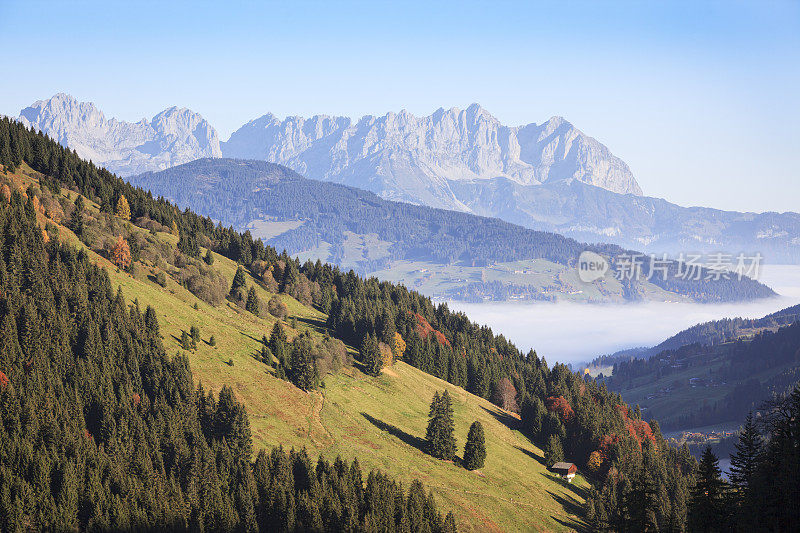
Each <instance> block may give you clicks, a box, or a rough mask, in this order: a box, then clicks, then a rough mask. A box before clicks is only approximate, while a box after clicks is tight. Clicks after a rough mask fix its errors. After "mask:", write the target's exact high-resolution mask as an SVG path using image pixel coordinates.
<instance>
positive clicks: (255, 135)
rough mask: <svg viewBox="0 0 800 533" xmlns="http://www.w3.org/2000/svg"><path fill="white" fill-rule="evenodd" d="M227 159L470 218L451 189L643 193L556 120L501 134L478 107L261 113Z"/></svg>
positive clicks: (234, 140) (226, 149)
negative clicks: (583, 186)
mask: <svg viewBox="0 0 800 533" xmlns="http://www.w3.org/2000/svg"><path fill="white" fill-rule="evenodd" d="M222 152H223V154H224V155H225V157H231V158H240V159H262V160H267V161H271V162H274V163H279V164H282V165H285V166H287V167H289V168H291V169H293V170H295V171H297V172H299V173H301V174H303V175H306V176H309V177H313V178H315V179H321V180H325V181H334V182H338V183H344V184H347V185H351V186H355V187H360V188H363V189H367V190H370V191H372V192H375V193H377V194H379V195H380V196H382V197H384V198H387V199H394V200H403V201H407V202H411V203H421V204H425V205H429V206H432V207H442V208H447V209H457V210H461V211H471V209H470V208H469V207H468V206H467V205H466V204H465V203H464V202H463V201H461V200H460V199H458V198H457V197H456V195H455V194H454V192H453V191H452V189H451V187H450V182H451V181H455V182H458V181H462V180H482V179H491V178H498V177H505V178H507V179H510V180H512V181H514V182H515V183H518V184H520V185H525V186H529V185H539V184H542V183H552V182H556V181H563V180H578V181H581V182H583V183H588V184H591V185H595V186H598V187H601V188H604V189H607V190H609V191H613V192H616V193H620V194H634V195H641V194H642V191H641V188H640V187H639V184H638V183H637V182H636V179H635V178H634V176H633V174H632V173H631V171H630V169H629V168H628V166H627V165H626V164H625V163H624V162H623V161H622V160H621V159H619V158H618V157H616V156H614V155H613V154H612V153H611V152H610V151H609V150H608V148H606V147H605V146H603V145H602V144H600V143H599V142H598V141H596V140H595V139H593V138H591V137H588V136H587V135H585V134H583V133H582V132H581V131H580V130H578V129H576V128H575V127H574V126H573V125H572V124H570V123H569V122H567V121H566V120H564V119H563V118H561V117H553V118H551V119H550V120H548V121H547V122H545V123H543V124H540V125H537V124H528V125H526V126H521V127H509V126H504V125H503V124H501V123H500V121H498V120H497V119H496V118H495V117H493V116H492V115H491V114H490V113H489V112H487V111H486V110H485V109H483V108H481V107H480V106H479V105H478V104H472V105H471V106H469V107H468V108H467V109H464V110H460V109H458V108H452V109H449V110H444V109H439V110H437V111H436V112H434V113H433V114H431V115H429V116H426V117H417V116H414V115H412V114H411V113H408V112H407V111H405V110H404V111H401V112H400V113H397V114H395V113H387V114H386V115H383V116H381V117H373V116H365V117H362V118H361V119H359V120H358V121H355V122H354V121H352V120H351V119H349V118H347V117H329V116H325V115H316V116H313V117H311V118H308V119H304V118H302V117H287V118H285V119H283V120H281V119H279V118H277V117H276V116H275V115H272V114H267V115H264V116H262V117H260V118H258V119H256V120H253V121H250V122H248V123H247V124H245V125H244V126H242V127H241V128H240V129H239V130H237V131H236V132H234V133H233V134H232V135H231V138H230V140H229V141H227V142H225V143H222Z"/></svg>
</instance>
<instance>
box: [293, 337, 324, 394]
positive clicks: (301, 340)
mask: <svg viewBox="0 0 800 533" xmlns="http://www.w3.org/2000/svg"><path fill="white" fill-rule="evenodd" d="M288 374H289V380H290V381H291V382H292V383H294V384H295V385H296V386H297V387H298V388H300V389H303V390H305V391H308V390H311V389H313V388H315V387H316V382H317V369H316V365H315V362H314V356H313V354H312V347H311V339H310V337H309V333H308V332H307V331H306V332H303V334H301V335H300V336H299V337H297V338H296V339H295V340H294V341H292V352H291V356H290V360H289V372H288Z"/></svg>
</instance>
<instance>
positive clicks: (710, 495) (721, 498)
mask: <svg viewBox="0 0 800 533" xmlns="http://www.w3.org/2000/svg"><path fill="white" fill-rule="evenodd" d="M725 503H726V502H725V482H724V481H723V480H722V471H721V470H720V468H719V461H718V460H717V457H716V456H715V455H714V453H713V452H712V451H711V447H710V446H707V447H706V449H705V451H704V452H703V456H702V458H701V459H700V465H699V467H698V469H697V475H696V481H695V486H694V489H693V490H692V499H691V502H690V504H689V529H690V530H691V531H698V532H712V531H727V520H726V515H727V509H726V505H725Z"/></svg>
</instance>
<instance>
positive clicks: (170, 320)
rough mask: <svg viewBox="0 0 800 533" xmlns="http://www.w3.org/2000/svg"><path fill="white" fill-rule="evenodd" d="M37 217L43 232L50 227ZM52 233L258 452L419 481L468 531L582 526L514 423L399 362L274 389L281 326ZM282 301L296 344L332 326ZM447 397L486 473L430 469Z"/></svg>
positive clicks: (227, 270)
mask: <svg viewBox="0 0 800 533" xmlns="http://www.w3.org/2000/svg"><path fill="white" fill-rule="evenodd" d="M6 177H7V178H11V183H12V184H13V185H14V186H15V187H17V188H18V189H20V190H28V191H37V190H38V191H41V189H40V183H39V180H38V173H36V172H34V171H32V170H31V169H30V168H29V167H27V166H23V167H22V168H21V170H20V171H19V172H16V173H14V174H13V175H6ZM30 187H33V188H30ZM40 194H41V192H40ZM48 197H49V195H48V194H44V196H43V198H48ZM60 198H64V199H66V200H68V202H70V203H71V202H74V200H75V199H76V194H75V193H74V192H70V191H66V190H65V191H64V193H63V196H62V195H56V196H54V199H55V200H56V201H58V200H59V199H60ZM44 204H46V205H51V203H50V202H48V201H47V200H43V204H40V205H44ZM52 205H55V204H52ZM86 206H87V210H88V215H89V216H91V217H101V216H102V215H101V212H100V210H99V206H97V205H96V204H93V203H92V202H91V201H89V200H86ZM40 218H41V220H42V223H43V224H44V222H45V221H46V220H48V218H45V217H44V216H41V215H40ZM49 220H50V222H51V223H52V222H53V220H52V219H49ZM116 229H117V230H123V231H127V232H129V233H128V237H127V240H128V241H130V242H133V241H134V240H135V235H138V236H140V237H142V238H145V239H148V238H149V239H153V240H155V241H156V242H158V243H164V244H167V245H168V246H169V247H175V246H176V245H177V238H176V237H175V236H174V235H172V234H170V233H166V232H157V233H156V234H155V235H152V233H151V232H149V231H147V230H146V229H143V228H138V227H136V226H134V225H131V224H128V225H123V226H118V227H117V228H116ZM57 233H58V235H59V238H60V239H63V240H65V241H66V242H69V243H71V244H72V245H74V246H77V247H80V248H82V249H84V250H86V251H87V252H88V253H89V256H90V259H91V261H92V262H94V263H96V264H98V265H100V266H102V267H104V268H105V269H106V271H107V272H108V275H109V277H110V279H111V283H112V286H113V287H115V288H116V287H121V289H122V292H123V294H124V296H125V299H126V300H127V301H128V302H129V303H134V302H136V303H137V304H138V305H139V307H140V308H142V309H144V308H145V307H147V306H153V308H154V309H156V310H157V317H158V320H159V323H160V331H161V336H162V338H163V343H164V348H165V350H166V352H167V354H169V355H181V356H185V357H187V358H188V360H189V362H190V364H191V369H192V373H193V374H194V377H195V379H196V380H197V381H198V383H202V384H203V386H204V387H205V388H206V390H212V391H215V392H219V391H220V390H221V388H222V387H223V386H229V387H231V389H232V390H233V391H234V393H235V394H236V397H237V398H238V399H239V400H240V401H242V402H243V404H244V406H245V407H246V409H247V412H248V415H249V418H250V428H251V431H252V436H253V444H254V447H255V449H256V450H258V449H259V448H264V447H266V448H269V447H271V446H278V445H283V446H284V447H287V448H288V447H295V448H306V449H307V450H308V452H309V454H310V455H312V456H316V455H317V454H322V455H323V456H325V457H326V458H328V459H329V460H333V459H334V458H336V456H337V455H341V456H342V457H344V458H346V459H358V460H359V462H360V463H361V466H362V468H365V469H367V470H369V469H372V468H380V469H381V470H383V471H384V472H387V473H389V474H391V475H392V476H393V477H395V478H397V479H399V480H401V481H402V482H403V483H404V484H406V485H408V484H410V483H411V482H412V481H413V480H415V479H419V480H421V481H423V482H424V483H425V484H426V486H428V487H429V488H431V489H432V490H433V491H434V493H435V495H436V499H437V502H439V504H440V506H442V507H444V508H445V509H446V510H452V511H453V512H454V514H455V515H456V516H457V519H458V523H459V530H461V531H501V530H502V531H512V530H521V529H527V528H529V527H530V525H531V524H538V526H537V527H540V528H541V529H542V530H547V531H560V530H566V529H569V528H572V527H579V526H580V524H581V523H582V510H581V506H582V505H583V502H584V499H585V497H586V495H587V494H588V488H589V486H588V484H587V483H586V482H585V481H583V479H582V478H580V477H579V479H578V480H576V482H575V483H573V484H572V485H565V484H563V483H561V482H559V481H557V480H556V479H555V478H554V477H553V476H552V475H551V474H550V473H549V472H548V471H547V469H546V468H545V467H544V465H543V464H542V463H543V460H544V459H543V452H542V451H541V450H540V449H539V448H537V447H536V446H535V445H533V444H532V443H531V441H530V440H529V439H528V438H527V437H526V436H524V435H523V434H522V433H521V432H520V427H519V424H520V423H519V419H518V417H515V416H514V415H512V414H510V413H508V412H505V411H503V410H502V409H500V408H498V407H497V406H495V405H493V404H491V403H490V402H488V401H487V400H485V399H482V398H479V397H476V396H474V395H472V394H470V393H468V392H466V391H464V390H463V389H461V388H459V387H456V386H454V385H450V384H448V383H446V382H444V381H442V380H440V379H438V378H435V377H432V376H430V375H428V374H425V373H423V372H421V371H420V370H418V369H416V368H414V367H411V366H409V365H407V364H405V363H402V362H398V363H397V364H396V365H395V366H393V367H391V368H388V369H386V370H385V371H384V373H383V375H382V376H381V377H380V378H378V379H373V378H369V377H367V376H365V375H364V374H363V373H362V372H360V371H359V370H358V369H356V368H347V369H344V370H342V371H339V372H336V373H332V374H329V375H327V376H325V377H324V382H325V387H324V388H323V389H320V391H319V392H312V393H306V392H303V391H302V390H300V389H298V388H296V387H295V386H293V385H292V384H290V383H288V382H287V381H285V380H282V379H278V378H276V377H275V376H274V375H273V373H274V369H273V368H272V366H271V363H270V364H266V363H265V362H262V361H259V360H257V359H256V356H258V354H259V353H260V351H261V349H262V346H263V345H262V342H261V338H262V336H263V335H267V336H269V334H270V331H271V330H272V328H273V326H274V324H275V322H276V319H275V318H274V317H272V316H270V315H268V314H267V315H265V316H262V317H257V316H254V315H253V314H251V313H248V312H246V311H245V310H243V309H241V308H239V307H237V306H236V305H234V304H233V303H232V302H225V304H223V305H217V306H214V305H211V304H209V303H207V302H205V301H203V300H202V299H200V298H198V297H197V296H195V295H194V294H192V292H190V291H189V290H188V289H187V288H186V287H185V286H183V285H181V284H180V283H178V282H177V281H176V280H175V279H174V278H173V277H172V276H167V277H166V283H165V286H164V287H162V286H161V285H160V284H159V283H157V281H156V278H157V274H158V272H160V271H163V269H161V268H159V267H158V266H157V264H156V263H157V262H156V263H153V262H151V261H149V260H147V259H143V260H142V261H141V262H140V263H138V268H136V269H135V270H134V272H133V275H132V274H131V273H128V272H125V271H121V270H119V269H118V268H117V267H116V266H114V265H113V264H112V263H110V262H109V260H108V259H107V258H105V257H104V256H103V255H101V254H102V251H101V253H97V252H95V251H93V250H92V247H91V246H87V244H86V243H84V242H82V241H81V239H79V238H78V237H77V236H76V235H75V234H74V233H73V232H72V231H71V230H70V229H69V228H67V227H66V226H64V225H61V224H59V225H57ZM106 237H112V235H107V236H106ZM100 238H101V240H102V237H100ZM93 239H98V236H96V235H95V236H94V237H93ZM204 251H205V250H204ZM213 267H214V269H215V270H217V271H218V272H219V273H220V274H222V275H223V276H224V278H225V280H226V286H229V285H230V282H231V280H232V279H233V277H234V274H235V272H236V264H235V263H233V262H232V261H230V260H229V259H227V258H225V257H223V256H216V258H215V261H214V265H213ZM170 270H171V269H169V268H168V269H167V271H170ZM248 285H251V286H253V287H255V288H256V290H257V293H258V296H259V298H260V299H261V300H262V301H267V300H268V299H269V298H270V297H271V296H272V294H271V293H268V292H267V291H266V290H265V289H264V288H263V287H262V286H261V285H260V284H259V283H258V282H257V280H255V279H253V278H252V277H250V276H249V274H248ZM279 297H280V298H281V299H282V300H283V302H284V303H285V304H286V305H287V307H288V312H289V316H288V317H287V319H286V320H285V321H281V322H282V324H283V327H284V328H285V329H286V331H287V335H288V336H289V338H290V339H291V338H293V337H295V336H296V335H298V334H299V333H300V332H302V331H310V332H313V334H314V335H315V336H319V337H321V336H322V335H323V334H324V333H325V331H326V330H325V328H324V323H325V319H326V317H325V315H323V314H322V313H321V312H319V311H318V310H316V309H314V308H313V307H308V306H305V305H303V304H301V303H300V302H298V301H297V300H295V299H294V298H291V297H290V296H288V295H285V294H282V295H279ZM295 319H296V320H295ZM295 322H296V323H297V326H296V328H293V327H292V324H294V323H295ZM192 326H196V327H198V328H199V331H200V342H198V343H197V348H196V349H189V350H187V349H185V347H184V346H183V345H182V342H181V337H182V335H183V333H184V332H188V331H189V329H190V328H191V327H192ZM212 336H213V337H214V339H215V343H214V345H213V346H212V345H211V344H210V339H211V337H212ZM443 389H447V390H449V391H450V393H451V395H452V396H453V398H454V400H455V421H456V435H457V438H458V443H459V446H460V447H463V443H464V439H465V438H466V433H467V429H468V426H469V425H470V424H471V423H472V422H473V421H475V420H479V421H480V422H481V423H482V424H483V425H484V428H485V432H486V437H487V449H488V453H489V458H488V460H487V464H486V466H485V467H484V468H483V469H481V470H479V471H476V472H469V471H467V470H465V469H464V468H462V467H460V466H458V465H454V464H452V463H449V462H442V461H439V460H436V459H433V458H432V457H430V456H429V455H427V454H426V453H424V451H423V449H422V447H423V441H424V436H425V425H426V424H427V415H428V409H429V403H430V399H431V398H432V397H433V393H434V392H435V391H437V390H438V391H441V390H443ZM459 455H460V453H459Z"/></svg>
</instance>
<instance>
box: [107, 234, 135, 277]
mask: <svg viewBox="0 0 800 533" xmlns="http://www.w3.org/2000/svg"><path fill="white" fill-rule="evenodd" d="M111 262H112V263H114V264H115V265H117V267H118V268H119V269H120V270H126V269H127V268H128V267H129V266H131V249H130V247H129V246H128V241H126V240H125V239H124V238H123V237H122V235H120V236H119V237H118V238H117V242H116V243H114V248H113V249H112V250H111Z"/></svg>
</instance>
